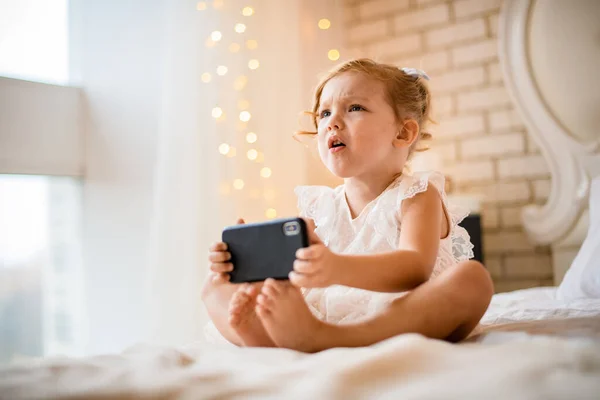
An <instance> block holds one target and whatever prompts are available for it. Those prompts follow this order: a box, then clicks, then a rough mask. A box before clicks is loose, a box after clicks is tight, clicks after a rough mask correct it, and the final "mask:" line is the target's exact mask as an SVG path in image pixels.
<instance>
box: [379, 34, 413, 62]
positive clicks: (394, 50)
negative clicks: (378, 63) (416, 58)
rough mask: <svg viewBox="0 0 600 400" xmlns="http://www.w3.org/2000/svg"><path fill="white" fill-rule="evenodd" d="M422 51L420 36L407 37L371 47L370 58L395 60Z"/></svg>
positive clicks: (382, 42) (381, 42)
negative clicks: (383, 57) (384, 57)
mask: <svg viewBox="0 0 600 400" xmlns="http://www.w3.org/2000/svg"><path fill="white" fill-rule="evenodd" d="M420 49H421V37H420V35H416V34H415V35H407V36H402V37H398V38H394V39H390V40H384V41H379V42H377V43H374V44H373V45H371V46H369V49H368V52H369V57H375V58H378V57H382V56H386V57H387V58H390V59H394V58H398V57H401V56H402V55H404V54H410V53H416V52H417V51H419V50H420Z"/></svg>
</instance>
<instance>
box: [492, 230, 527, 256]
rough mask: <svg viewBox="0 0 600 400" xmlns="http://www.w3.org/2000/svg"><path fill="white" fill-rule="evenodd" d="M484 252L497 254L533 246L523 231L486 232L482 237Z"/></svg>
mask: <svg viewBox="0 0 600 400" xmlns="http://www.w3.org/2000/svg"><path fill="white" fill-rule="evenodd" d="M483 248H484V252H485V253H491V254H498V253H506V252H514V251H525V250H533V248H534V246H533V244H532V243H531V242H530V241H529V238H528V237H527V235H525V234H524V233H523V232H499V233H488V234H486V235H484V237H483Z"/></svg>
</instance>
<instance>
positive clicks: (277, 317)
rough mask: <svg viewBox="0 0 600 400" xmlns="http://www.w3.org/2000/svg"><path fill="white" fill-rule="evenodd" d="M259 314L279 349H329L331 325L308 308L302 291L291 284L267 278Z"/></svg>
mask: <svg viewBox="0 0 600 400" xmlns="http://www.w3.org/2000/svg"><path fill="white" fill-rule="evenodd" d="M256 313H257V314H258V317H259V318H260V320H261V321H262V323H263V325H264V327H265V328H266V330H267V332H268V333H269V335H270V336H271V338H272V339H273V341H274V342H275V343H276V344H277V346H279V347H285V348H288V349H293V350H299V351H304V352H307V353H313V352H317V351H320V350H323V349H325V348H327V347H328V346H326V345H325V342H324V340H326V339H327V335H328V331H329V327H330V326H329V325H328V324H326V323H324V322H322V321H321V320H319V319H317V318H316V317H315V316H314V315H313V314H312V313H311V311H310V310H309V309H308V306H307V305H306V302H305V301H304V297H302V293H301V292H300V289H298V288H297V287H295V286H293V285H292V284H291V283H290V282H288V281H276V280H274V279H267V280H266V281H265V283H264V285H263V287H262V291H261V293H260V294H259V295H258V297H257V306H256Z"/></svg>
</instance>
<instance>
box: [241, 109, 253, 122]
mask: <svg viewBox="0 0 600 400" xmlns="http://www.w3.org/2000/svg"><path fill="white" fill-rule="evenodd" d="M250 118H252V114H250V112H248V111H242V112H241V113H240V121H242V122H248V121H250Z"/></svg>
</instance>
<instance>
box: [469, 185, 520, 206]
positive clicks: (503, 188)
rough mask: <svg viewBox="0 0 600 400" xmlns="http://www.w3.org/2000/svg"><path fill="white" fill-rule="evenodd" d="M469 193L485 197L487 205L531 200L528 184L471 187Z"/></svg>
mask: <svg viewBox="0 0 600 400" xmlns="http://www.w3.org/2000/svg"><path fill="white" fill-rule="evenodd" d="M467 192H468V193H473V194H479V195H481V196H483V201H484V202H485V203H492V204H514V203H525V202H529V201H530V199H531V191H530V189H529V185H528V184H527V183H526V182H513V183H494V184H492V185H484V186H480V187H469V188H468V190H467Z"/></svg>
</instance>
